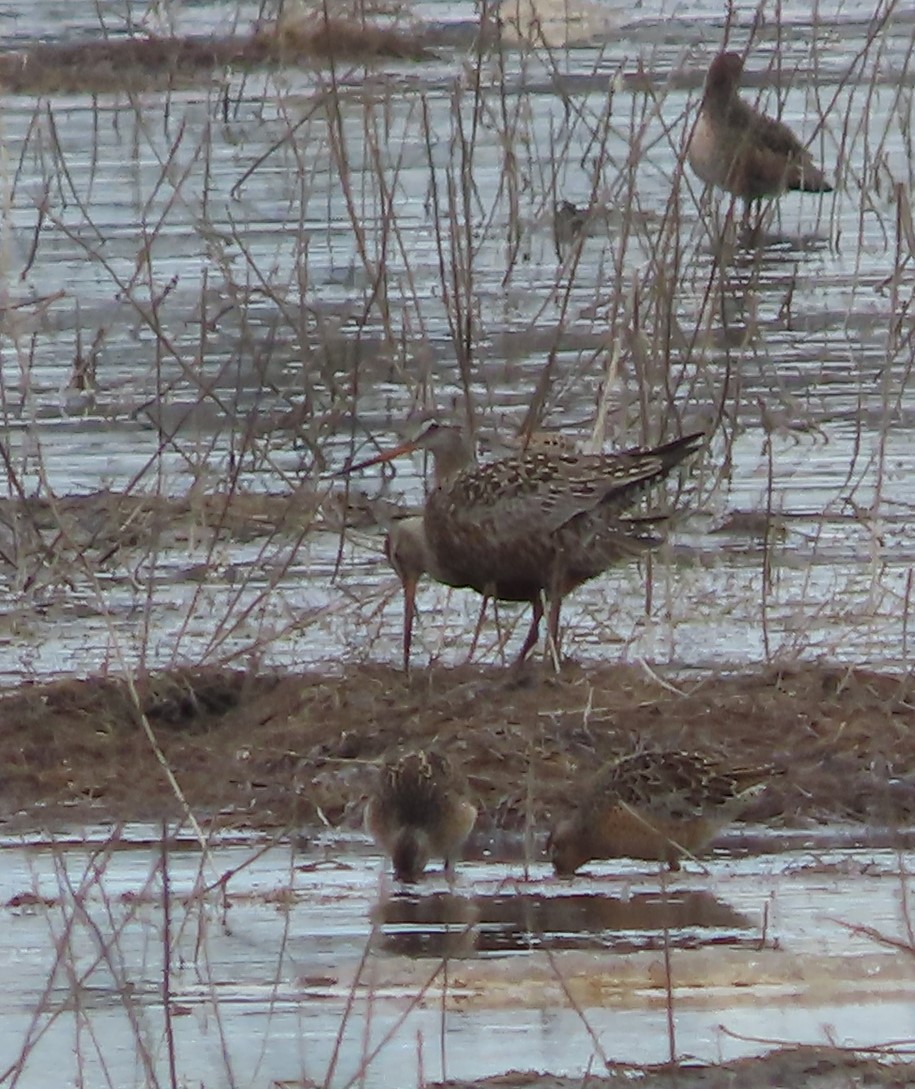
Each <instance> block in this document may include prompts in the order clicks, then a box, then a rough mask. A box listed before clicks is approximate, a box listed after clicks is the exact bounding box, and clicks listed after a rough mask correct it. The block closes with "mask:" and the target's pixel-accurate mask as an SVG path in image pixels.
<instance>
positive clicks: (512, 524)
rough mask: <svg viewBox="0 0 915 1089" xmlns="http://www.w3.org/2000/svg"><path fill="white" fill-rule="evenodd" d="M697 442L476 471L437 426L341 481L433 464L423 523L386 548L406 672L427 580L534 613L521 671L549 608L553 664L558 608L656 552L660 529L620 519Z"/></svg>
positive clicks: (464, 446) (456, 437)
mask: <svg viewBox="0 0 915 1089" xmlns="http://www.w3.org/2000/svg"><path fill="white" fill-rule="evenodd" d="M704 440H705V435H704V434H703V433H701V432H697V433H696V434H692V435H687V436H685V437H683V438H679V439H674V440H673V442H669V443H666V444H665V445H664V446H658V447H655V448H653V449H638V448H636V449H632V450H626V451H623V452H620V453H615V454H580V453H577V452H571V451H564V450H561V449H559V450H544V449H530V448H529V449H528V450H526V451H524V452H522V453H519V454H517V455H514V456H512V457H506V458H500V459H499V460H497V461H493V462H490V463H489V464H486V465H476V464H475V462H474V459H473V451H472V448H471V447H470V445H469V443H468V442H467V440H466V438H465V437H464V435H463V433H462V432H461V431H460V430H458V429H457V428H454V427H446V426H442V425H440V424H435V423H433V424H430V425H429V426H428V427H426V429H425V430H424V431H423V432H422V433H421V434H420V435H419V437H418V438H416V439H414V440H412V441H410V442H405V443H402V444H401V445H399V446H397V447H395V448H394V449H392V450H388V451H386V452H384V453H381V454H379V455H377V456H376V457H373V458H369V459H367V460H365V461H361V462H358V463H357V464H355V465H352V466H349V467H348V468H347V469H345V470H343V472H345V473H351V472H354V471H355V470H357V469H364V468H367V467H368V466H370V465H376V464H378V463H380V462H384V461H390V460H391V459H392V458H395V457H398V456H400V455H401V454H405V453H408V452H410V451H412V450H416V449H419V448H420V447H422V448H425V449H427V450H429V451H430V452H431V453H432V455H433V457H434V459H435V486H434V487H433V489H432V491H431V492H430V493H429V495H428V497H427V499H426V504H425V507H424V510H423V514H422V516H421V517H411V518H404V519H401V520H400V521H398V522H395V523H394V524H393V526H392V528H391V530H390V532H389V534H388V538H387V541H386V544H385V551H386V554H387V557H388V559H389V561H390V562H391V565H392V566H393V567H394V569H395V571H396V572H397V574H398V576H399V577H400V580H401V582H402V584H403V587H404V594H405V604H404V668H405V669H408V668H409V663H410V645H411V640H412V630H413V616H414V609H415V594H416V585H417V583H418V581H419V579H420V578H421V577H422V575H424V574H428V575H430V576H431V577H432V578H434V579H435V580H436V581H437V582H441V583H444V584H445V585H446V586H457V587H462V586H466V587H470V588H472V589H474V590H476V591H477V592H478V593H480V594H483V595H484V597H486V598H490V597H493V598H496V599H498V600H499V601H519V602H521V601H523V602H530V604H531V607H532V610H533V616H532V618H531V626H530V629H529V630H528V633H527V637H526V638H525V640H524V644H523V646H522V648H521V652H520V654H519V656H518V662H519V663H520V662H522V661H523V660H524V659H525V658H526V656H527V654H528V653H529V652H530V650H531V648H532V647H533V646H534V645H535V643H536V642H537V639H538V637H539V632H540V620H541V617H542V616H543V609H544V606H543V599H544V597H545V598H546V599H547V600H548V602H549V617H548V630H549V638H550V639H551V641H552V646H553V648H555V650H556V653H557V656H558V648H559V612H560V607H561V605H562V599H563V597H564V596H565V595H566V594H568V593H569V592H570V591H572V590H574V589H575V588H576V587H577V586H580V585H581V584H582V583H583V582H587V581H588V580H589V579H592V578H595V577H596V576H597V575H600V574H602V573H603V572H604V571H606V570H607V568H608V567H610V566H611V565H612V564H615V563H618V562H620V561H622V560H625V559H629V558H631V557H633V556H636V555H638V554H639V553H640V552H643V551H644V550H645V549H646V548H650V547H652V546H654V545H657V544H658V543H659V541H658V539H657V538H656V537H654V536H652V535H651V534H650V533H648V532H647V531H646V529H645V526H646V525H647V524H650V523H651V522H652V521H654V522H657V519H654V520H652V519H639V518H631V519H628V518H626V517H625V515H624V512H625V511H626V510H627V509H628V508H630V507H631V506H632V505H633V504H634V503H635V501H636V500H637V499H638V497H639V496H640V495H641V493H642V492H643V491H644V490H645V488H646V487H647V486H648V485H649V484H651V483H652V482H653V481H656V480H659V479H661V478H662V477H665V476H667V474H668V473H670V472H671V471H672V470H673V469H674V468H675V467H676V466H677V465H679V464H680V462H681V461H683V460H684V458H686V457H688V456H689V455H690V454H692V453H694V452H695V451H696V450H697V449H698V448H699V446H700V445H701V444H702V443H703V441H704Z"/></svg>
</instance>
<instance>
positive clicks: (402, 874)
mask: <svg viewBox="0 0 915 1089" xmlns="http://www.w3.org/2000/svg"><path fill="white" fill-rule="evenodd" d="M476 819H477V810H476V806H474V805H473V804H472V803H471V802H469V801H468V800H467V798H466V785H465V784H464V782H463V780H461V779H460V777H459V776H458V775H457V774H456V773H455V772H454V770H453V768H452V767H451V764H450V763H449V762H448V760H447V759H446V758H445V757H444V756H442V755H441V754H439V753H436V752H431V751H424V750H422V749H420V750H417V751H415V752H409V753H406V754H405V755H403V756H400V757H398V758H396V759H393V760H391V761H389V762H388V763H386V764H385V765H384V767H383V768H382V770H381V777H380V780H379V783H378V788H377V790H376V792H375V793H374V794H373V795H372V797H371V798H369V801H368V804H367V805H366V808H365V827H366V829H367V830H368V832H369V834H370V835H371V836H372V838H373V839H374V840H375V842H376V843H377V844H378V846H379V847H381V848H382V849H383V850H384V851H386V852H387V853H388V854H389V855H390V856H391V860H392V861H393V863H394V876H395V878H396V879H397V880H398V881H411V882H412V881H418V880H419V878H420V877H421V876H422V874H423V871H424V870H425V868H426V865H427V863H428V862H429V860H430V859H431V858H434V857H438V858H442V859H444V862H445V872H446V873H447V874H449V875H450V874H451V872H452V870H453V866H454V861H455V858H456V857H457V855H458V854H459V852H460V850H461V848H462V847H463V846H464V843H465V842H466V840H467V837H468V836H469V835H470V833H471V831H472V830H473V825H474V822H475V821H476Z"/></svg>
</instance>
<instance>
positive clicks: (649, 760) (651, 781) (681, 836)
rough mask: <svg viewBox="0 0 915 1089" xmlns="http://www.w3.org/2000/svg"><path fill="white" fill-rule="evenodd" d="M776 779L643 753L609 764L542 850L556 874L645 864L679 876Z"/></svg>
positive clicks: (764, 771) (672, 754) (687, 756)
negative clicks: (606, 864) (684, 863)
mask: <svg viewBox="0 0 915 1089" xmlns="http://www.w3.org/2000/svg"><path fill="white" fill-rule="evenodd" d="M773 774H774V772H773V769H772V768H771V767H755V768H728V767H725V766H723V765H721V764H719V763H717V762H716V761H714V760H712V759H710V758H708V757H704V756H700V755H698V754H696V753H687V752H678V751H673V750H671V751H659V752H640V753H635V754H634V755H632V756H624V757H623V758H622V759H620V760H616V761H614V762H613V763H611V764H608V765H607V766H606V767H604V768H603V769H602V770H601V771H600V772H598V774H597V777H596V778H595V779H594V781H593V782H592V783H591V785H590V786H589V787H588V788H587V790H586V791H585V794H584V797H583V799H582V802H581V804H580V805H579V807H578V809H577V810H576V812H575V814H574V815H573V816H572V817H570V818H568V819H566V820H563V821H561V822H560V823H559V824H558V825H557V826H556V828H555V829H554V831H553V832H552V834H551V835H550V838H549V841H548V842H547V852H548V854H549V856H550V859H551V861H552V863H553V868H554V869H555V870H556V873H558V874H563V875H568V874H572V873H574V872H575V871H576V870H577V869H578V867H579V866H582V865H584V863H585V862H589V861H590V860H591V859H592V858H621V857H622V858H642V859H651V860H655V859H656V860H658V861H660V862H666V863H667V864H668V865H669V867H670V868H671V869H672V870H678V869H679V868H680V858H681V857H683V856H684V855H689V856H691V855H695V854H698V853H699V852H700V851H702V850H703V848H705V847H706V846H707V845H708V844H709V843H710V842H711V840H712V838H713V837H714V836H715V835H716V833H717V832H719V831H720V830H721V829H722V828H723V827H724V826H725V825H726V824H728V823H730V821H731V820H733V819H734V818H735V817H736V816H737V815H738V814H739V813H740V812H741V810H743V809H744V808H745V806H746V805H747V804H748V803H749V802H750V800H751V799H752V798H754V797H755V796H756V795H757V794H760V793H762V791H763V790H764V789H765V788H766V786H767V784H768V782H769V780H770V779H771V777H772V775H773Z"/></svg>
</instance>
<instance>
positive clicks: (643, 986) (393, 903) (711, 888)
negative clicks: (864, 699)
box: [0, 827, 912, 1087]
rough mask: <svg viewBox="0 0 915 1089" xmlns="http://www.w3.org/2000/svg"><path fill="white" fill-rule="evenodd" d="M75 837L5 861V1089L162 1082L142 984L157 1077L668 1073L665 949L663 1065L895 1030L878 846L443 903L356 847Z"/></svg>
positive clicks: (902, 987)
mask: <svg viewBox="0 0 915 1089" xmlns="http://www.w3.org/2000/svg"><path fill="white" fill-rule="evenodd" d="M81 835H82V834H81ZM80 838H81V836H80V837H77V839H76V841H74V840H73V839H71V838H70V837H68V836H67V835H65V834H59V835H58V836H57V837H56V840H55V841H54V842H51V841H49V840H38V839H34V838H33V839H28V840H21V839H17V838H14V837H7V838H6V840H5V841H4V844H3V846H2V848H0V852H2V861H3V866H2V869H0V874H2V876H0V902H2V903H3V904H4V907H3V909H2V911H3V916H4V925H3V927H2V929H0V933H2V938H0V950H2V956H3V963H4V964H6V965H7V966H8V970H11V971H13V972H14V973H15V978H16V986H15V987H7V988H4V990H3V997H2V1000H0V1067H2V1070H0V1077H2V1078H3V1079H4V1082H5V1083H6V1082H7V1080H8V1079H9V1078H10V1076H11V1073H12V1072H15V1073H14V1076H13V1081H11V1082H10V1084H16V1085H20V1086H24V1087H26V1086H27V1087H31V1086H36V1087H38V1086H44V1085H47V1084H48V1078H49V1076H50V1075H49V1071H52V1070H53V1071H54V1077H55V1078H56V1079H57V1082H58V1083H67V1084H69V1083H73V1082H75V1081H77V1080H79V1082H80V1084H83V1085H86V1086H97V1085H105V1084H116V1085H119V1086H129V1085H151V1084H171V1082H170V1081H169V1077H170V1075H169V1069H170V1066H169V1047H170V1045H169V1043H168V1040H167V1037H166V1036H165V1033H164V1028H165V1017H164V1004H163V988H167V991H168V1009H169V1012H170V1013H171V1018H170V1024H171V1028H172V1031H173V1045H172V1046H173V1048H174V1056H175V1066H174V1069H175V1072H176V1075H177V1077H178V1084H205V1085H211V1084H221V1083H223V1082H227V1083H231V1084H237V1085H272V1084H274V1083H275V1082H276V1083H281V1084H299V1082H297V1081H296V1079H302V1078H313V1079H315V1080H316V1081H317V1083H318V1084H323V1083H324V1082H325V1078H327V1079H328V1081H329V1083H330V1084H332V1085H335V1086H337V1085H339V1086H342V1085H348V1084H350V1083H351V1079H352V1078H355V1077H357V1076H359V1074H360V1071H364V1076H365V1082H364V1084H366V1085H370V1086H386V1085H392V1084H401V1083H403V1081H404V1078H405V1076H406V1077H408V1078H409V1079H410V1080H411V1081H412V1079H413V1078H414V1077H415V1076H419V1075H418V1069H419V1067H420V1066H422V1068H423V1070H424V1072H425V1076H426V1078H430V1079H432V1078H437V1077H439V1076H440V1075H441V1073H442V1070H443V1067H444V1072H445V1073H446V1074H448V1075H450V1076H452V1077H459V1076H462V1077H479V1076H485V1075H488V1074H493V1073H500V1072H502V1071H504V1070H506V1069H511V1068H520V1069H536V1070H549V1071H553V1072H557V1073H559V1072H568V1073H572V1074H574V1073H576V1072H577V1073H580V1072H581V1071H582V1070H584V1069H586V1068H587V1067H588V1066H589V1064H590V1065H591V1066H592V1068H593V1070H594V1072H595V1073H598V1072H599V1069H600V1064H601V1062H602V1061H603V1060H604V1059H609V1060H611V1061H617V1060H618V1061H631V1062H657V1061H663V1060H664V1059H665V1058H666V1057H667V1055H668V1048H669V1042H668V1035H667V1025H666V1010H665V997H664V994H665V990H664V972H663V948H664V944H665V941H667V942H668V943H669V945H670V955H671V958H672V959H671V965H672V972H673V977H672V978H673V985H674V1004H675V1010H676V1046H677V1049H678V1051H679V1052H680V1053H681V1054H688V1055H691V1056H695V1057H698V1058H700V1059H706V1060H710V1061H716V1060H719V1059H722V1058H724V1059H726V1058H732V1057H735V1056H739V1055H748V1054H749V1055H752V1054H758V1053H760V1052H762V1051H765V1050H766V1049H767V1047H768V1046H771V1043H772V1042H778V1041H781V1042H783V1043H785V1044H790V1043H794V1042H800V1043H812V1044H816V1043H825V1042H826V1040H827V1038H828V1039H829V1040H830V1041H833V1042H835V1043H837V1044H839V1045H842V1046H854V1045H858V1046H864V1045H868V1044H872V1043H875V1042H878V1041H884V1040H889V1039H897V1040H898V1039H902V1038H906V1037H907V1036H910V1035H911V1003H910V1001H909V994H910V988H911V983H912V968H911V964H910V958H907V957H901V956H899V955H898V954H897V953H896V952H895V951H894V950H893V949H891V948H886V947H884V946H882V945H881V944H880V941H879V940H878V935H881V936H883V937H884V938H886V939H887V940H893V939H897V938H902V939H903V940H905V938H904V936H905V927H906V923H905V918H906V916H905V912H904V907H903V905H904V894H903V890H904V885H905V881H906V880H907V878H906V877H905V875H904V874H900V870H899V862H900V856H899V855H897V854H896V853H895V852H893V851H887V850H885V849H884V850H880V849H871V848H862V847H861V846H857V847H856V846H855V845H854V842H853V841H852V840H851V839H849V840H848V844H847V846H844V847H836V846H835V843H836V838H835V836H834V835H833V836H832V837H831V839H832V845H830V843H829V840H828V839H826V838H823V837H802V839H806V842H801V841H800V840H798V839H797V838H796V839H795V842H794V843H793V844H792V843H789V842H784V843H779V841H778V839H777V838H773V839H772V840H771V846H772V848H773V851H774V853H772V854H768V855H766V854H763V855H758V856H755V857H743V858H741V857H737V856H735V855H729V854H728V853H727V852H726V851H725V852H723V853H719V854H718V855H717V856H716V857H715V858H713V859H711V860H710V861H709V863H708V868H707V870H706V872H704V873H703V872H701V868H699V867H696V866H695V865H691V866H690V870H691V871H692V872H690V873H682V874H677V875H673V876H671V877H670V878H668V879H667V880H666V881H665V882H664V883H663V884H662V883H661V882H659V877H658V875H657V874H654V873H652V872H651V871H650V868H646V867H645V866H644V865H643V864H642V865H639V864H629V863H624V862H617V863H602V864H592V865H591V866H589V867H587V869H586V872H585V873H584V874H582V875H581V876H580V877H578V878H576V879H575V880H574V881H572V882H569V881H560V880H557V879H555V878H553V877H551V876H548V874H547V871H546V867H545V866H544V865H543V864H542V863H535V864H533V866H532V867H530V868H529V871H528V874H529V875H528V879H526V880H522V879H521V865H520V863H493V862H466V863H464V864H462V865H461V867H460V873H459V877H458V881H457V884H456V885H455V886H454V888H453V889H448V887H447V886H446V885H445V883H444V881H443V880H442V879H441V877H440V876H437V875H435V874H433V875H431V876H430V877H429V878H428V880H427V881H426V882H425V883H424V884H423V886H422V887H420V888H419V889H418V890H415V891H414V892H412V893H410V892H405V891H404V890H398V889H397V888H395V887H392V886H391V883H390V879H389V877H386V876H384V874H383V871H382V868H381V866H380V860H379V859H378V858H377V856H372V857H368V856H367V855H366V852H365V848H364V845H363V844H362V843H361V842H359V841H356V840H351V841H349V842H341V841H333V842H332V841H329V840H328V841H327V842H325V843H323V844H318V845H317V847H316V848H313V849H311V850H304V851H302V850H300V851H296V850H293V849H291V848H290V847H289V846H288V845H276V846H274V847H272V848H271V847H269V845H267V844H263V843H260V842H259V841H258V840H257V839H256V838H254V839H251V840H249V841H234V842H233V841H231V840H230V841H227V842H224V843H222V844H221V845H220V844H218V843H217V844H215V845H213V846H212V847H211V849H210V850H209V851H208V852H207V854H205V855H204V854H202V853H201V852H200V850H199V849H198V848H196V847H195V846H194V844H193V843H192V842H184V843H182V844H178V845H172V847H171V849H170V850H169V852H168V854H167V856H165V857H163V855H162V852H161V850H160V847H159V845H158V844H157V842H156V836H155V832H152V833H150V831H149V830H147V829H144V828H141V827H135V828H127V829H125V830H124V833H123V838H122V839H121V840H120V841H119V842H116V843H113V842H112V841H111V840H108V839H107V838H106V836H105V833H104V831H103V830H99V832H98V833H96V834H94V835H93V833H92V832H91V831H90V832H89V833H88V838H87V839H85V840H84V841H82V842H80V841H79V839H80ZM265 847H266V848H267V849H266V850H265V849H264V848H265ZM784 848H788V849H787V850H785V849H784ZM166 870H167V873H168V892H169V905H170V910H169V914H168V916H166V914H165V912H164V911H163V892H164V887H165V886H164V884H163V879H162V874H163V872H165V871H166ZM166 925H167V926H168V928H169V933H170V934H171V948H172V953H171V960H170V962H168V963H166V962H165V960H164V959H163V949H164V932H165V927H166ZM863 927H869V928H872V929H871V930H869V931H865V930H864V929H862V928H863ZM665 928H666V929H665ZM665 934H666V938H665ZM446 954H447V959H446V960H444V961H443V959H442V958H443V956H444V955H446ZM443 990H444V996H443ZM570 996H572V997H573V998H574V999H575V1004H576V1005H575V1007H573V1006H572V1005H571V1004H570V1001H569V997H570ZM576 1007H577V1008H576ZM338 1035H339V1037H340V1040H341V1044H340V1046H339V1053H338V1055H337V1057H336V1059H335V1058H334V1052H335V1048H336V1047H337V1039H338ZM305 1084H308V1082H305Z"/></svg>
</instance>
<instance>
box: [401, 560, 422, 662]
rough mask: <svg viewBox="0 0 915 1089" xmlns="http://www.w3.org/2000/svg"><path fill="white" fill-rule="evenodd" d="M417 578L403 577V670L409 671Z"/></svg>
mask: <svg viewBox="0 0 915 1089" xmlns="http://www.w3.org/2000/svg"><path fill="white" fill-rule="evenodd" d="M418 581H419V580H418V579H416V578H414V577H412V576H409V577H405V578H404V579H403V671H404V673H409V672H410V648H411V646H412V645H413V618H414V616H415V615H416V586H417V583H418Z"/></svg>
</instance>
